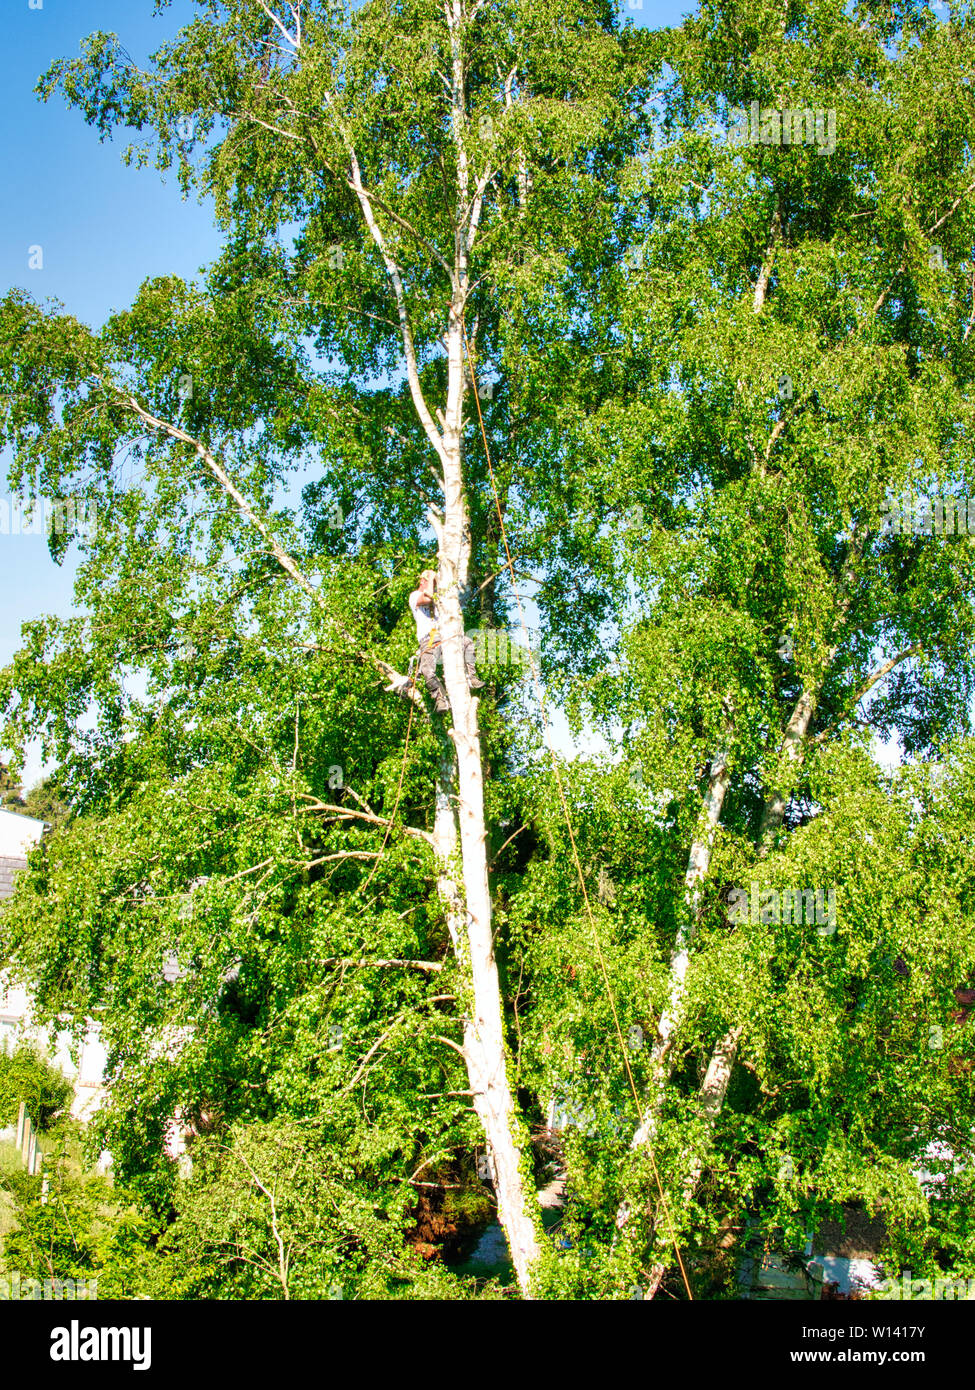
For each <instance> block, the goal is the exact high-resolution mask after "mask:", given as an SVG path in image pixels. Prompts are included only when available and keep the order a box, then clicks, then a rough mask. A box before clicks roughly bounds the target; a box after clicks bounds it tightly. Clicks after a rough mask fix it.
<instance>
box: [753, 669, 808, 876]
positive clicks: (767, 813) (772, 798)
mask: <svg viewBox="0 0 975 1390" xmlns="http://www.w3.org/2000/svg"><path fill="white" fill-rule="evenodd" d="M815 710H816V696H815V694H814V692H813V691H811V690H803V692H802V693H801V695H800V696H799V699H798V700H797V701H796V707H795V709H794V710H793V711H792V714H791V715H790V717H789V722H788V723H787V724H786V726H785V733H784V734H783V736H782V748H781V750H780V757H784V758H785V759H786V760H787V761H788V762H789V764H790V765H792V764H794V763H795V762H796V761H797V760H798V758H799V754H800V753H801V751H802V745H803V742H804V740H805V737H806V734H807V733H808V732H809V724H810V721H811V719H812V717H813V714H814V713H815ZM787 799H788V798H787V794H786V792H785V791H784V790H783V789H782V787H781V786H780V787H779V789H778V790H776V791H773V792H770V793H769V795H768V796H767V797H766V799H765V805H764V806H763V807H762V820H761V824H760V826H759V830H758V852H759V856H760V857H762V858H764V856H765V855H766V854H767V853H768V848H769V845H770V843H771V837H772V836H773V835H774V834H775V832H776V830H778V828H779V826H780V825H781V824H782V822H783V820H784V819H785V808H786V804H787Z"/></svg>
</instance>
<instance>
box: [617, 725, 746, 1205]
mask: <svg viewBox="0 0 975 1390" xmlns="http://www.w3.org/2000/svg"><path fill="white" fill-rule="evenodd" d="M729 775H730V769H729V765H728V755H727V753H725V752H722V753H719V754H718V755H717V756H716V757H715V759H714V761H713V762H712V764H711V771H710V774H709V777H708V788H707V791H706V793H705V796H704V801H703V803H702V806H701V812H700V817H699V819H698V828H697V833H696V834H695V837H694V842H693V844H692V845H691V850H690V854H689V855H688V858H687V872H686V874H685V876H684V898H683V903H682V916H681V921H680V925H679V927H678V931H677V940H676V942H675V944H674V951H673V954H672V956H671V958H670V979H669V985H668V994H667V1004H666V1006H665V1008H664V1011H663V1013H662V1015H661V1017H660V1022H659V1023H658V1025H657V1041H656V1043H655V1044H654V1049H653V1054H652V1056H651V1060H650V1089H649V1095H648V1101H647V1107H646V1113H645V1115H644V1118H643V1123H642V1124H641V1125H640V1127H639V1129H638V1130H637V1131H636V1133H635V1134H634V1136H633V1138H632V1140H631V1141H630V1148H631V1149H633V1150H636V1149H643V1148H648V1147H650V1146H651V1145H652V1143H653V1139H654V1136H655V1134H656V1128H657V1119H658V1116H659V1114H660V1108H661V1106H662V1104H663V1099H664V1093H665V1090H666V1086H667V1077H668V1076H669V1074H670V1065H671V1062H670V1058H671V1052H672V1050H673V1044H674V1038H675V1036H676V1033H677V1029H678V1027H679V1025H680V1021H681V1018H682V1017H683V1013H684V998H685V994H686V980H687V968H688V964H689V962H690V950H691V942H692V941H693V939H694V929H695V927H696V925H697V917H698V911H699V909H700V899H701V885H702V883H703V882H704V880H705V879H706V878H707V875H708V871H709V869H710V867H711V852H712V848H713V845H714V837H715V833H716V831H717V828H718V822H719V821H720V819H721V810H722V807H723V806H724V799H725V794H726V792H727V790H728V777H729ZM630 1214H631V1209H630V1206H629V1204H628V1203H626V1202H624V1203H622V1205H621V1206H620V1208H619V1210H618V1211H617V1213H616V1225H617V1227H618V1228H619V1229H620V1230H622V1228H623V1227H624V1226H625V1225H626V1223H627V1222H628V1220H629V1219H630Z"/></svg>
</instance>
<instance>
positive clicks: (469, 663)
mask: <svg viewBox="0 0 975 1390" xmlns="http://www.w3.org/2000/svg"><path fill="white" fill-rule="evenodd" d="M442 656H443V651H442V648H441V645H440V643H439V642H435V643H434V644H433V646H432V647H421V648H420V663H419V664H420V674H421V675H422V677H423V679H424V680H425V681H426V683H427V689H428V690H429V692H430V694H431V695H432V696H433V698H434V699H435V700H446V698H447V691H446V690H445V688H444V683H443V681H442V680H441V679H440V677H439V676H438V675H437V667H438V666H439V665H440V661H441V657H442ZM464 665H465V666H466V667H467V679H468V681H471V680H476V679H477V668H476V666H475V665H474V643H473V642H472V641H471V639H470V638H469V637H465V638H464Z"/></svg>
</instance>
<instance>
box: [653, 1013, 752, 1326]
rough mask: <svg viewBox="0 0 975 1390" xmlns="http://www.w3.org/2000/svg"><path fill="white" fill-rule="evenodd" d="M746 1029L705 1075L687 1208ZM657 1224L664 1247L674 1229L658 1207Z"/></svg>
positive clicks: (721, 1045) (684, 1192)
mask: <svg viewBox="0 0 975 1390" xmlns="http://www.w3.org/2000/svg"><path fill="white" fill-rule="evenodd" d="M741 1034H742V1028H741V1026H740V1025H738V1026H737V1027H735V1028H731V1029H729V1031H728V1032H727V1033H726V1034H725V1035H724V1037H723V1038H721V1039H720V1041H719V1042H718V1043H717V1045H716V1047H715V1049H714V1051H713V1052H712V1054H711V1060H710V1062H709V1063H708V1069H707V1073H706V1074H705V1077H704V1082H703V1085H702V1086H701V1091H700V1109H699V1113H700V1115H701V1117H702V1119H703V1120H704V1121H705V1124H706V1130H705V1134H704V1135H703V1136H702V1139H701V1142H700V1143H699V1144H698V1145H697V1146H696V1148H695V1151H694V1153H693V1155H692V1157H691V1163H690V1167H689V1168H688V1171H687V1174H686V1176H685V1178H684V1182H683V1185H682V1188H681V1202H680V1207H681V1210H683V1209H684V1208H685V1207H686V1206H687V1204H688V1202H689V1201H690V1200H691V1198H692V1197H693V1195H694V1192H695V1190H696V1188H697V1185H698V1183H699V1182H700V1180H701V1173H702V1172H703V1171H704V1159H705V1155H706V1153H707V1150H708V1147H709V1145H710V1141H711V1136H712V1135H713V1133H714V1126H715V1124H716V1123H717V1119H718V1116H719V1115H720V1114H721V1107H722V1106H723V1105H724V1098H725V1096H726V1095H727V1093H728V1083H729V1082H730V1080H731V1073H732V1072H733V1071H734V1069H735V1061H736V1059H737V1057H738V1044H739V1042H740V1040H741ZM655 1227H656V1229H657V1232H658V1237H657V1244H658V1246H661V1247H663V1246H664V1245H665V1244H666V1243H667V1242H668V1241H669V1240H670V1239H671V1231H670V1228H669V1226H668V1224H667V1217H666V1214H665V1213H664V1212H663V1211H662V1210H659V1209H658V1213H657V1221H656V1222H655ZM666 1268H667V1266H666V1264H665V1263H664V1262H663V1261H662V1260H658V1261H657V1262H656V1263H655V1264H654V1265H653V1267H652V1269H651V1271H650V1277H649V1279H648V1281H647V1286H646V1288H645V1289H644V1293H643V1297H644V1300H646V1299H650V1298H653V1296H654V1294H655V1293H656V1292H657V1290H658V1289H659V1288H660V1281H661V1279H662V1278H663V1276H664V1271H665V1270H666Z"/></svg>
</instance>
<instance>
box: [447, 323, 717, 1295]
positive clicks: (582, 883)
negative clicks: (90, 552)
mask: <svg viewBox="0 0 975 1390" xmlns="http://www.w3.org/2000/svg"><path fill="white" fill-rule="evenodd" d="M463 330H464V345H465V347H466V348H467V361H468V364H469V366H470V371H471V380H472V381H473V382H475V383H476V381H477V376H476V374H475V371H474V358H473V356H472V354H471V344H470V339H469V338H468V336H467V326H466V324H465V325H464V326H463ZM473 395H474V402H475V404H476V406H477V418H478V421H479V423H480V426H481V438H482V439H483V441H484V456H485V458H486V460H487V466H488V473H489V474H490V477H491V489H492V491H493V493H494V505H495V509H496V511H497V514H498V525H499V526H500V528H501V539H502V541H503V543H504V553H505V558H506V560H507V567H508V571H509V573H510V574H511V588H512V592H513V593H514V596H515V602H516V603H517V605H518V618H519V621H520V622H521V630H522V635H523V637H524V640H525V650H526V652H527V654H528V661H529V664H530V666H531V671H532V677H533V679H534V681H535V689H536V691H537V693H538V703H539V709H540V711H541V715H542V725H543V728H544V730H545V734H546V746H547V748H548V751H549V753H550V754H551V756H552V771H553V772H554V774H555V784H556V786H557V787H558V792H559V801H560V802H561V804H562V814H563V816H564V817H565V824H566V829H567V830H568V832H569V843H570V844H571V846H572V858H573V861H574V862H575V868H576V874H577V876H578V879H579V887H580V888H581V890H582V898H583V902H584V903H585V905H586V914H587V916H588V918H589V926H590V928H591V930H592V937H593V941H594V943H595V946H596V954H597V956H598V959H599V967H600V970H601V972H602V976H603V983H604V984H605V986H606V996H607V998H608V1000H609V1007H610V1010H611V1011H612V1015H613V1023H614V1025H615V1028H616V1034H617V1037H618V1038H619V1043H620V1053H621V1055H622V1058H623V1066H624V1067H625V1069H626V1075H627V1079H628V1081H629V1083H630V1090H631V1091H632V1093H633V1099H634V1101H635V1102H636V1108H637V1114H638V1115H639V1117H640V1128H641V1130H642V1129H645V1128H646V1121H645V1119H644V1114H643V1106H642V1104H641V1102H640V1094H639V1091H638V1090H637V1085H636V1082H635V1080H634V1079H633V1071H632V1069H631V1067H630V1060H629V1057H628V1056H627V1050H626V1043H625V1042H624V1039H623V1029H622V1027H621V1026H620V1020H619V1014H618V1013H617V1009H616V997H615V995H614V994H613V987H612V985H611V984H610V979H609V971H608V970H607V968H606V958H605V956H604V955H603V948H602V944H601V942H600V940H599V932H598V930H597V928H596V919H595V918H594V916H593V911H592V904H591V903H590V901H589V893H588V891H587V890H586V880H585V876H584V875H583V872H582V865H581V863H580V862H579V850H578V847H577V845H576V837H575V833H574V831H573V829H572V818H571V816H570V815H569V807H568V803H567V802H566V797H565V789H564V787H563V785H562V775H561V773H560V771H559V763H558V757H557V756H556V752H555V749H554V748H553V747H552V744H551V742H550V741H549V739H548V737H547V736H548V733H549V723H548V710H547V707H546V701H545V691H544V689H543V687H542V682H541V677H540V676H539V673H538V670H537V668H536V666H535V658H534V656H533V654H532V649H531V642H530V641H529V639H528V628H527V626H526V624H525V614H524V610H523V608H522V605H521V595H520V594H519V593H518V585H517V581H516V580H515V568H514V563H513V561H512V558H511V549H510V547H509V545H508V533H507V530H506V528H505V524H504V516H503V515H502V511H501V499H500V497H499V495H498V485H497V480H496V479H495V476H494V466H493V464H492V462H491V450H490V447H489V446H488V438H487V430H486V429H485V427H484V416H483V414H482V413H481V399H480V396H479V395H478V393H477V391H476V390H475V391H474V393H473ZM646 1151H647V1154H648V1155H649V1158H650V1164H651V1167H652V1168H653V1176H654V1178H655V1179H656V1183H657V1190H658V1192H659V1193H660V1202H661V1206H662V1207H663V1210H664V1214H665V1216H666V1218H667V1225H668V1227H669V1230H670V1238H671V1242H672V1244H673V1247H674V1253H675V1255H676V1256H677V1263H678V1264H679V1265H680V1272H681V1277H682V1278H683V1280H684V1287H685V1288H686V1290H687V1296H688V1298H689V1299H693V1297H694V1295H693V1293H692V1292H691V1285H690V1281H689V1280H688V1277H687V1271H686V1269H685V1268H684V1261H683V1259H682V1258H681V1253H680V1246H679V1245H678V1243H677V1236H676V1233H675V1231H674V1223H673V1219H672V1217H671V1213H670V1206H669V1204H668V1202H667V1197H666V1194H665V1192H664V1188H663V1184H662V1183H661V1181H660V1173H659V1171H658V1169H657V1162H656V1159H655V1158H654V1154H653V1150H652V1148H650V1147H649V1146H647V1150H646Z"/></svg>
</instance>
